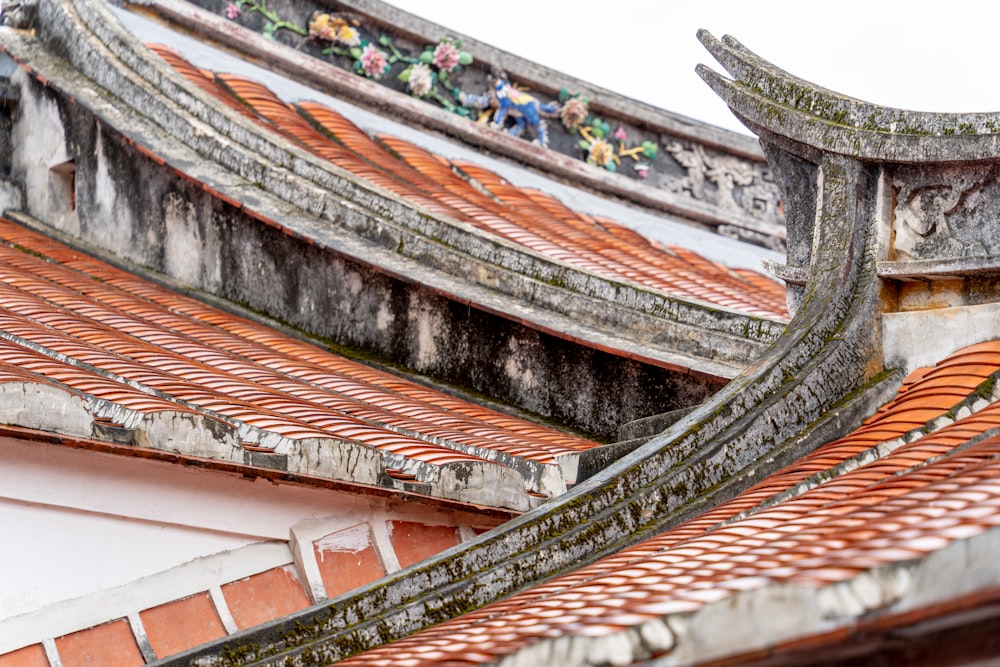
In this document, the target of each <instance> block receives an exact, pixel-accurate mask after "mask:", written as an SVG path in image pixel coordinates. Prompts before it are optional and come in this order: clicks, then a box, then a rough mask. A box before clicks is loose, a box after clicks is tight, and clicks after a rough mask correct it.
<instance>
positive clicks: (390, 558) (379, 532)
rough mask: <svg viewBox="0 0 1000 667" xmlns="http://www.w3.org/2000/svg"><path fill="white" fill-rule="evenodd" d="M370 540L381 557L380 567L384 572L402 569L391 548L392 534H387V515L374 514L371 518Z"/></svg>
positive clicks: (389, 572) (390, 572) (388, 572)
mask: <svg viewBox="0 0 1000 667" xmlns="http://www.w3.org/2000/svg"><path fill="white" fill-rule="evenodd" d="M371 526H372V540H373V541H374V543H375V551H376V552H377V553H378V556H379V558H380V559H382V569H384V570H385V573H386V574H392V573H393V572H398V571H399V570H401V569H403V568H401V567H400V565H399V559H398V558H397V557H396V550H395V549H393V548H392V536H391V535H389V517H388V516H385V515H376V516H375V517H374V518H373V519H372V523H371Z"/></svg>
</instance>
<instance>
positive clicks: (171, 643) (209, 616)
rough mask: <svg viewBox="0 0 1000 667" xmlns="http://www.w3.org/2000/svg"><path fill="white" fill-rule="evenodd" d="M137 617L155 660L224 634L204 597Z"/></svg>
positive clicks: (156, 609)
mask: <svg viewBox="0 0 1000 667" xmlns="http://www.w3.org/2000/svg"><path fill="white" fill-rule="evenodd" d="M139 617H140V618H141V619H142V624H143V627H144V628H145V629H146V637H148V638H149V644H150V646H152V647H153V651H155V652H156V656H157V657H158V658H164V657H166V656H168V655H173V654H174V653H180V652H181V651H184V650H187V649H189V648H192V647H194V646H199V645H201V644H204V643H205V642H208V641H211V640H213V639H218V638H219V637H223V636H225V634H226V630H225V628H223V627H222V621H221V620H219V615H218V613H216V611H215V606H214V605H213V604H212V600H211V598H210V597H209V596H208V593H199V594H197V595H192V596H191V597H188V598H184V599H182V600H175V601H174V602H168V603H167V604H163V605H160V606H159V607H153V608H152V609H147V610H145V611H142V612H140V613H139Z"/></svg>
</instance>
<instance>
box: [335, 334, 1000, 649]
mask: <svg viewBox="0 0 1000 667" xmlns="http://www.w3.org/2000/svg"><path fill="white" fill-rule="evenodd" d="M998 369H1000V342H991V343H984V344H979V345H975V346H972V347H969V348H966V349H964V350H961V351H959V352H956V353H955V354H953V355H951V356H949V357H948V358H947V359H945V360H943V361H942V362H940V363H939V364H938V365H937V366H936V367H934V368H927V369H920V370H918V371H916V372H914V373H913V374H911V376H910V377H908V378H907V379H906V381H905V382H904V384H903V387H902V388H901V389H900V391H899V393H898V395H897V397H896V398H895V399H894V400H893V401H891V402H890V403H888V404H887V405H885V406H883V407H882V408H881V409H879V410H878V412H877V413H876V414H875V415H873V416H872V417H871V418H870V419H868V420H867V421H866V422H865V424H864V425H863V426H861V427H860V428H858V429H857V430H856V431H854V432H853V433H851V434H849V435H847V436H845V437H843V438H840V439H838V440H836V441H834V442H831V443H829V444H827V445H826V446H824V447H821V448H819V449H818V450H816V451H815V452H814V453H812V454H810V455H808V456H806V457H804V458H802V459H801V460H799V461H798V462H796V463H795V464H793V465H791V466H788V467H786V468H785V469H783V470H780V471H779V472H777V473H776V474H774V475H772V476H770V477H769V478H767V479H765V480H763V481H762V482H761V483H759V484H757V485H755V486H753V487H751V488H750V489H748V490H747V491H746V492H744V493H742V494H741V495H739V496H738V497H736V498H735V499H733V500H732V501H729V502H727V503H724V504H722V505H720V506H719V507H717V508H715V509H713V510H711V511H709V512H707V513H705V514H704V515H702V516H700V517H699V518H697V519H694V520H692V521H689V522H687V523H685V524H682V525H680V526H678V527H677V528H676V529H673V530H670V531H668V532H666V533H663V534H661V535H659V536H657V537H655V538H652V539H649V540H645V541H643V542H641V543H638V544H636V545H635V546H633V547H630V548H627V549H625V550H623V551H621V552H619V553H617V554H616V555H614V556H611V557H607V558H604V559H602V560H600V561H598V562H595V563H594V564H592V565H589V566H587V567H584V568H581V569H579V570H576V571H575V572H572V573H570V574H567V575H564V576H561V577H558V578H556V579H553V580H551V581H549V582H547V583H545V584H542V585H540V586H536V587H534V588H532V589H530V590H528V591H525V592H523V593H520V594H517V595H514V596H513V597H511V598H508V599H506V600H504V601H502V602H498V603H495V604H492V605H489V606H487V607H485V608H483V609H481V610H479V611H476V612H473V613H470V614H467V615H465V616H461V617H459V618H456V619H454V620H451V621H448V622H445V623H443V624H441V625H438V626H436V627H433V628H430V629H428V630H426V631H423V632H420V633H418V634H416V635H413V636H411V637H409V638H406V639H404V640H400V641H397V642H395V643H392V644H389V645H386V646H384V647H381V648H378V649H375V650H372V651H369V652H367V653H364V654H362V655H361V656H357V657H355V658H351V659H348V660H346V661H342V662H340V663H338V664H342V665H354V664H357V665H361V664H364V665H393V666H394V667H401V666H405V667H416V666H419V665H439V666H440V665H455V666H457V665H476V664H502V665H535V664H554V662H557V663H558V664H574V665H577V664H579V665H597V664H616V665H624V664H631V663H632V662H633V661H636V662H638V661H645V660H649V659H650V658H657V657H665V658H664V659H665V661H666V662H664V664H671V665H674V664H693V663H691V661H690V656H691V655H695V654H698V655H699V662H700V661H701V659H704V658H706V657H712V658H721V657H724V656H725V655H727V654H739V653H742V652H752V651H754V650H762V649H766V648H769V650H771V651H777V652H778V653H780V651H781V648H782V644H783V643H784V644H786V645H787V646H789V647H792V648H794V644H793V643H792V640H799V639H801V638H802V637H803V636H809V635H819V634H823V633H828V632H831V631H833V630H836V629H838V628H841V627H843V626H851V625H854V624H857V623H859V622H860V620H861V617H862V616H864V615H866V614H868V615H873V616H878V615H879V614H882V615H883V616H886V617H891V616H892V615H893V614H894V613H896V614H898V613H902V612H909V616H908V617H907V621H906V622H909V623H913V622H916V621H920V620H925V619H926V617H927V615H928V613H929V612H926V613H924V614H923V615H922V614H921V612H920V610H919V608H918V609H917V610H916V612H914V610H913V609H906V608H905V604H899V603H900V601H901V600H904V602H905V599H904V596H906V595H907V594H910V596H911V597H913V595H914V593H913V590H912V589H915V588H917V587H918V584H919V583H920V582H921V578H920V577H919V576H918V575H917V573H916V572H915V570H914V569H913V568H915V567H916V566H918V565H919V564H920V563H921V561H924V560H926V559H927V557H928V556H929V555H930V554H932V553H934V552H938V551H941V550H943V549H945V548H947V547H948V546H949V545H950V544H951V543H952V542H956V541H962V540H969V539H970V538H973V537H975V536H978V535H980V534H981V533H984V532H985V531H989V530H990V529H992V528H995V527H996V526H1000V458H998V455H1000V430H998V428H1000V404H998V403H997V402H996V400H997V398H998V392H997V391H996V389H995V381H996V380H997V378H998V377H1000V372H998ZM970 548H971V547H970ZM965 567H967V568H974V566H973V565H972V564H971V563H969V562H966V564H965ZM907 568H910V569H907ZM952 569H954V568H952ZM878 572H880V573H881V574H880V575H879V574H876V573H878ZM887 572H888V573H889V574H886V573H887ZM953 574H954V575H955V577H956V578H957V579H958V580H962V577H963V575H965V576H966V577H967V579H966V580H967V581H969V582H972V581H974V580H975V578H976V576H975V575H974V574H973V573H972V572H971V571H970V572H965V573H963V572H962V571H961V568H959V571H958V572H954V573H953ZM925 576H926V575H925ZM994 582H996V579H995V578H994ZM969 585H972V584H971V583H970V584H969ZM788 586H792V587H796V586H797V587H800V588H799V589H798V590H800V591H806V593H805V595H806V596H807V598H806V603H805V604H804V605H803V606H802V607H795V606H794V604H792V603H789V604H788V606H787V607H785V608H784V609H783V608H782V606H781V599H782V597H784V599H785V602H788V601H789V600H794V601H795V604H801V603H802V599H803V598H802V596H801V595H800V596H799V597H797V598H796V596H795V595H793V594H792V593H789V592H788V591H789V590H790V589H789V588H787V587H788ZM769 591H783V592H778V593H774V597H773V598H772V600H771V602H772V604H771V606H770V607H768V606H767V604H765V603H760V606H756V607H755V606H753V604H752V602H748V600H749V599H751V596H754V595H757V600H765V599H766V596H767V594H768V592H769ZM962 593H963V591H962V590H958V589H949V590H948V591H947V595H948V596H949V597H951V596H960V595H961V594H962ZM741 595H742V596H744V597H743V598H741V599H739V600H737V599H735V598H736V596H741ZM931 602H933V600H931ZM925 604H926V603H925ZM713 605H714V607H713ZM894 605H895V606H894ZM726 609H729V610H731V613H732V614H733V616H726V615H725V614H726V611H725V610H726ZM713 610H714V611H715V615H714V621H712V620H711V619H712V618H713V615H712V613H711V612H712V611H713ZM803 610H804V611H803ZM700 612H703V613H700ZM769 614H774V615H775V619H776V620H774V622H773V623H772V621H771V619H769V618H766V616H767V615H769ZM795 614H801V617H800V618H796V619H795V620H794V621H792V620H791V617H792V616H793V615H795ZM727 620H728V621H729V622H730V623H731V624H730V623H727V622H726V621H727ZM901 622H902V621H901ZM707 623H713V624H714V627H715V629H716V631H713V630H711V629H709V628H708V627H707V626H706V627H702V625H701V624H707ZM720 627H726V628H728V630H727V632H726V633H723V634H728V635H729V636H728V637H723V636H720V634H719V633H718V632H717V630H718V629H719V628H720ZM709 637H711V640H710V642H711V646H706V645H702V646H700V647H699V648H698V650H697V651H695V650H694V646H693V645H694V644H695V643H697V642H699V641H706V640H708V638H709ZM842 640H843V636H842V635H837V636H836V637H834V639H833V641H842ZM775 647H777V648H775ZM550 660H551V661H554V662H550Z"/></svg>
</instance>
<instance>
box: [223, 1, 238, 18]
mask: <svg viewBox="0 0 1000 667" xmlns="http://www.w3.org/2000/svg"><path fill="white" fill-rule="evenodd" d="M239 15H240V8H239V7H237V6H236V3H234V2H230V3H229V4H227V5H226V18H227V19H229V20H233V19H235V18H236V17H238V16H239Z"/></svg>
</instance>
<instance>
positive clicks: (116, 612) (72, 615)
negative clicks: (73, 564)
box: [0, 542, 292, 655]
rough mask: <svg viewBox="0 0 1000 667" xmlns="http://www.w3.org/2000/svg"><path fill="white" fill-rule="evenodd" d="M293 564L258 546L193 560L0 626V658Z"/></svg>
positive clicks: (279, 547) (277, 546) (282, 550)
mask: <svg viewBox="0 0 1000 667" xmlns="http://www.w3.org/2000/svg"><path fill="white" fill-rule="evenodd" d="M291 562H292V555H291V553H290V552H289V549H288V545H287V544H286V543H284V542H261V543H258V544H251V545H248V546H245V547H241V548H239V549H234V550H232V551H227V552H225V553H221V554H215V555H212V556H205V557H204V558H197V559H195V560H192V561H188V562H187V563H184V564H182V565H178V566H177V567H175V568H172V569H170V570H167V571H165V572H160V573H158V574H154V575H151V576H149V577H144V578H142V579H139V580H137V581H134V582H131V583H129V584H125V585H124V586H117V587H115V588H109V589H106V590H103V591H98V592H96V593H93V594H91V595H85V596H83V597H79V598H76V599H73V600H65V601H62V602H57V603H54V604H51V605H48V606H46V607H43V608H42V609H39V610H38V611H35V612H32V613H30V614H22V615H21V616H14V617H13V618H8V619H4V620H0V655H2V654H4V653H9V652H10V651H14V650H16V649H19V648H22V647H24V646H28V645H30V644H36V643H38V642H44V641H45V640H47V639H50V638H52V637H61V636H62V635H65V634H69V633H70V632H76V631H77V630H84V629H86V628H90V627H93V626H95V625H99V624H101V623H104V622H106V621H108V620H111V619H115V618H123V617H128V615H129V614H132V613H135V612H138V611H142V610H144V609H149V608H150V607H155V606H157V605H161V604H165V603H167V602H172V601H174V600H179V599H181V598H184V597H187V596H189V595H194V594H195V593H200V592H202V591H206V590H210V589H211V588H212V587H213V586H219V585H221V584H223V583H229V582H231V581H237V580H239V579H245V578H246V577H249V576H250V575H253V574H258V573H260V572H264V571H266V570H270V569H271V568H275V567H281V566H282V565H288V564H289V563H291Z"/></svg>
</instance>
